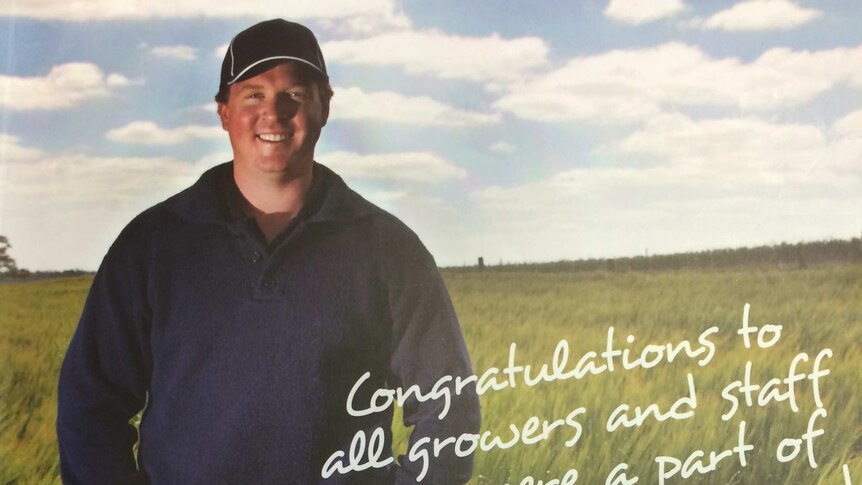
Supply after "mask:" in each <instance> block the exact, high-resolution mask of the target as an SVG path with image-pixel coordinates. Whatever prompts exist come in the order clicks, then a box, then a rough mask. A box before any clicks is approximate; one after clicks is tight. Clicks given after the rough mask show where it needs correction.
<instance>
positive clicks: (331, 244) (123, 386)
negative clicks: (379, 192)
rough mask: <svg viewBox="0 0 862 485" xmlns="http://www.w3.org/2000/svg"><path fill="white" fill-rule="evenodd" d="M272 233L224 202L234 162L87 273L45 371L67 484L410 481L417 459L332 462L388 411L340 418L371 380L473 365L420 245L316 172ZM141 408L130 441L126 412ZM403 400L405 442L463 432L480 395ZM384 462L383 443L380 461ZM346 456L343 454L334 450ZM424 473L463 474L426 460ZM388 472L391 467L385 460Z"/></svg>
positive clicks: (402, 380) (439, 477)
mask: <svg viewBox="0 0 862 485" xmlns="http://www.w3.org/2000/svg"><path fill="white" fill-rule="evenodd" d="M313 179H314V182H313V186H312V189H311V191H310V194H309V196H308V198H307V200H306V203H305V204H304V206H303V209H302V211H301V212H300V214H299V215H298V216H297V217H296V218H295V219H294V221H292V223H291V225H290V226H289V227H288V229H287V230H286V231H285V232H284V233H283V234H282V235H281V236H279V237H278V238H276V240H274V241H273V242H272V243H271V244H267V243H266V242H265V241H264V239H263V237H262V235H261V234H260V231H259V230H258V229H257V227H256V226H255V225H254V224H253V220H250V219H249V218H248V217H247V216H245V214H243V212H242V210H240V209H239V207H241V206H240V205H239V203H238V200H241V199H239V197H241V195H239V191H238V189H237V187H236V185H235V183H234V182H233V174H232V165H231V164H230V163H226V164H222V165H219V166H217V167H215V168H213V169H211V170H209V171H207V172H206V173H204V174H203V176H202V177H201V178H200V180H199V181H198V182H197V183H195V184H194V185H193V186H192V187H190V188H188V189H186V190H185V191H183V192H180V193H179V194H177V195H175V196H174V197H172V198H170V199H168V200H166V201H164V202H162V203H160V204H158V205H156V206H154V207H152V208H150V209H148V210H147V211H145V212H143V213H142V214H140V215H139V216H138V217H136V218H135V219H134V220H133V221H132V222H131V223H130V224H129V225H128V226H127V227H126V228H125V229H124V230H123V231H122V233H121V234H120V236H119V237H118V239H117V240H116V241H115V242H114V244H113V245H112V247H111V248H110V250H109V251H108V254H107V255H106V256H105V258H104V260H103V261H102V265H101V267H100V269H99V271H98V273H97V274H96V277H95V279H94V281H93V285H92V287H91V289H90V293H89V295H88V297H87V302H86V304H85V307H84V311H83V314H82V317H81V321H80V323H79V326H78V328H77V330H76V331H75V334H74V336H73V338H72V341H71V343H70V346H69V349H68V352H67V355H66V358H65V361H64V363H63V367H62V370H61V374H60V386H59V410H58V418H57V432H58V437H59V444H60V456H61V469H62V472H61V473H62V475H63V479H64V481H66V482H67V483H90V484H92V483H155V484H174V483H176V484H194V483H205V484H219V483H255V484H266V483H298V484H312V483H371V484H377V483H379V484H386V483H415V480H414V478H413V477H415V476H416V475H417V474H418V473H419V469H420V468H421V464H420V463H414V462H411V461H409V460H407V459H402V460H401V464H402V466H401V467H394V466H389V467H387V468H385V469H384V468H381V469H377V468H372V469H369V470H365V471H363V472H360V473H357V472H351V473H347V474H341V473H335V474H334V475H333V476H332V477H330V478H329V479H327V480H324V479H323V478H322V475H321V470H322V468H323V464H324V463H325V462H326V460H327V459H328V458H329V457H330V456H332V455H333V453H336V452H337V451H339V450H341V451H342V452H343V453H344V454H346V455H349V448H350V444H351V440H352V439H353V437H354V435H355V434H356V433H357V432H358V431H360V430H364V431H365V433H366V436H368V437H370V436H371V433H372V431H373V430H374V429H376V428H378V427H380V428H383V429H384V430H386V431H385V433H386V440H387V442H386V450H389V449H390V441H391V432H390V431H389V430H390V423H391V419H392V408H391V407H390V408H388V409H387V410H386V411H384V412H378V413H373V414H370V415H368V416H362V417H353V416H350V415H349V414H348V413H347V411H346V404H347V403H346V401H347V396H348V394H349V393H350V390H351V388H353V386H354V384H355V383H356V382H357V380H358V379H359V378H360V377H361V376H362V375H363V374H364V373H365V372H370V373H371V377H370V379H369V380H368V381H366V382H364V383H363V385H362V386H361V387H360V388H359V390H358V392H357V394H356V396H355V398H354V407H357V408H359V407H362V404H365V407H367V404H368V403H369V401H370V400H371V395H372V393H373V392H374V391H375V390H376V389H378V388H381V387H387V386H388V387H391V388H395V387H400V386H403V387H405V388H406V387H408V386H411V385H414V384H418V385H419V386H420V388H421V389H422V390H423V391H424V392H427V391H428V390H430V389H431V387H432V386H433V385H434V383H435V382H436V381H437V380H438V379H439V378H441V377H443V376H446V375H451V376H456V375H462V376H463V375H469V374H471V373H472V370H471V368H470V363H469V359H468V356H467V352H466V350H465V347H464V342H463V338H462V336H461V332H460V328H459V326H458V322H457V319H456V316H455V313H454V310H453V308H452V305H451V302H450V300H449V296H448V294H447V292H446V289H445V287H444V285H443V282H442V279H441V277H440V274H439V272H438V270H437V268H436V265H435V264H434V261H433V259H432V257H431V255H430V254H429V253H428V252H427V251H426V249H425V248H424V247H423V246H422V244H421V243H420V242H419V240H418V238H417V237H416V235H415V234H414V233H413V232H411V231H410V230H409V229H408V228H407V227H406V226H405V225H404V224H402V223H401V222H400V221H398V220H397V219H396V218H395V217H393V216H391V215H390V214H388V213H386V212H384V211H383V210H381V209H379V208H377V207H375V206H374V205H372V204H370V203H369V202H367V201H365V200H364V199H362V197H360V196H359V195H358V194H356V193H355V192H353V191H352V190H350V189H349V188H348V187H347V186H346V185H345V184H344V182H343V181H342V179H341V178H340V177H339V176H338V175H336V174H334V173H333V172H332V171H330V170H329V169H327V168H326V167H324V166H322V165H319V164H315V166H314V177H313ZM145 404H146V409H145V412H144V414H143V419H142V422H141V425H140V430H141V432H140V453H139V457H138V463H136V461H135V455H134V454H133V453H132V446H133V444H134V443H135V442H136V440H137V439H138V435H137V433H136V432H135V430H134V428H133V427H132V426H130V425H129V419H130V418H131V417H132V416H134V415H135V414H136V413H137V412H138V411H140V410H141V409H142V408H144V406H145ZM442 406H443V402H442V400H428V401H426V402H421V403H420V402H417V401H416V400H415V399H414V400H411V401H409V402H408V403H407V404H405V407H404V420H405V423H406V424H408V425H415V428H414V430H413V433H412V435H411V439H410V441H411V443H413V442H415V441H416V440H418V439H420V438H423V437H429V438H432V439H433V438H435V437H439V438H440V439H445V438H447V437H451V436H455V437H457V436H459V435H461V434H462V433H467V432H477V430H478V426H479V407H478V399H477V397H476V395H475V392H473V393H464V394H462V395H461V396H456V397H455V398H454V399H453V401H452V408H451V410H450V411H449V413H448V416H446V418H445V419H443V420H440V419H438V414H439V413H440V410H441V409H442ZM386 456H388V455H386ZM345 461H346V460H345ZM429 463H430V468H429V470H428V475H427V477H426V478H425V479H424V480H423V481H422V483H441V484H453V483H461V482H463V481H466V480H467V479H468V478H469V474H470V468H471V459H470V458H466V459H458V458H455V457H453V456H449V455H447V456H443V457H440V458H432V459H431V460H430V462H429ZM396 468H397V469H396Z"/></svg>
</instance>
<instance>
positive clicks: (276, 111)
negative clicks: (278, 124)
mask: <svg viewBox="0 0 862 485" xmlns="http://www.w3.org/2000/svg"><path fill="white" fill-rule="evenodd" d="M298 109H299V103H298V102H296V100H294V99H293V98H291V97H290V95H289V94H287V93H278V94H277V95H276V96H275V97H273V98H270V101H269V102H268V103H266V111H267V114H268V115H271V116H274V117H275V118H276V119H278V120H279V121H287V120H289V119H291V118H293V117H294V116H295V115H296V111H297V110H298Z"/></svg>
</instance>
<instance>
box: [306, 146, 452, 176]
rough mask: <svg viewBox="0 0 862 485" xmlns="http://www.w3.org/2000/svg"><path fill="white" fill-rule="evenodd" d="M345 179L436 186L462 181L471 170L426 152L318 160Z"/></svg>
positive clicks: (342, 155)
mask: <svg viewBox="0 0 862 485" xmlns="http://www.w3.org/2000/svg"><path fill="white" fill-rule="evenodd" d="M316 158H317V159H318V160H319V161H320V162H321V163H323V164H324V165H326V166H328V167H330V168H332V169H333V170H335V171H336V172H338V173H339V174H341V175H342V176H344V177H345V178H357V179H380V180H397V181H402V182H420V183H434V182H441V181H444V180H452V179H462V178H465V177H466V176H467V171H466V170H464V169H463V168H461V167H458V166H456V165H453V164H452V163H450V162H449V161H447V160H445V159H443V158H442V157H440V156H438V155H436V154H433V153H426V152H405V153H384V154H370V155H359V154H357V153H352V152H330V153H326V154H322V155H319V156H317V157H316Z"/></svg>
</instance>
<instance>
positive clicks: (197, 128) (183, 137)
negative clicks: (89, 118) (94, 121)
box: [105, 121, 225, 145]
mask: <svg viewBox="0 0 862 485" xmlns="http://www.w3.org/2000/svg"><path fill="white" fill-rule="evenodd" d="M223 137H225V133H224V130H222V128H221V127H220V126H201V125H186V126H179V127H176V128H162V127H160V126H159V125H157V124H155V123H153V122H152V121H133V122H131V123H129V124H127V125H126V126H122V127H120V128H114V129H113V130H110V131H108V132H107V133H106V134H105V138H107V139H109V140H113V141H120V142H125V143H136V144H140V145H176V144H178V143H184V142H187V141H190V140H197V139H218V138H223Z"/></svg>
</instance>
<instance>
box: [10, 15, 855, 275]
mask: <svg viewBox="0 0 862 485" xmlns="http://www.w3.org/2000/svg"><path fill="white" fill-rule="evenodd" d="M257 12H266V14H265V16H262V15H260V14H258V13H257ZM270 17H282V18H286V19H289V20H295V21H299V22H302V23H304V24H306V25H308V26H309V27H311V28H312V30H314V31H315V32H316V34H317V36H318V39H319V40H320V42H321V45H322V49H323V53H324V56H325V58H326V60H327V65H328V68H329V71H330V75H331V79H332V82H333V86H334V88H335V93H336V94H335V98H334V99H333V106H332V117H331V119H330V122H329V124H328V125H327V127H326V128H325V129H324V133H323V136H322V139H321V141H320V143H319V144H318V147H317V152H316V158H317V160H318V161H320V162H322V163H324V164H326V165H328V166H330V167H332V168H333V169H335V170H336V171H337V172H338V173H340V174H341V175H342V176H343V177H344V178H345V179H346V180H347V182H348V183H349V184H350V185H351V186H352V187H353V188H355V189H356V190H357V191H359V192H360V193H361V194H363V195H364V196H365V197H366V198H368V199H369V200H371V201H372V202H375V203H377V204H378V205H380V206H382V207H384V208H385V209H387V210H389V211H390V212H393V213H394V214H395V215H397V216H398V217H400V218H401V219H402V220H404V221H405V222H407V223H408V224H409V225H410V226H411V227H412V228H413V229H414V230H415V231H416V232H417V233H418V234H419V235H420V237H421V238H422V239H423V241H424V242H425V243H426V245H427V246H428V248H429V249H430V250H431V252H432V254H434V256H435V257H436V259H437V262H438V263H439V264H441V265H459V264H465V263H473V262H474V261H475V259H476V257H478V256H484V257H485V260H486V261H488V262H491V263H497V262H499V261H504V262H524V261H553V260H559V259H578V258H589V257H613V256H624V255H637V254H643V253H644V252H645V251H649V253H651V254H657V253H670V252H677V251H689V250H700V249H709V248H723V247H735V246H746V245H756V244H770V243H778V242H782V241H787V242H797V241H805V240H814V239H825V238H847V237H854V236H855V237H858V236H859V234H860V231H862V95H860V93H862V32H860V29H859V28H858V26H859V25H862V7H860V5H859V4H858V3H856V2H848V1H819V2H813V1H802V0H797V1H790V0H743V1H720V2H706V1H699V2H695V1H691V0H688V1H686V0H654V1H651V2H644V1H637V0H603V1H598V0H595V1H592V0H587V1H582V2H559V1H554V2H552V1H532V2H524V1H514V0H512V1H497V2H464V1H454V0H445V1H435V2H419V1H415V0H413V1H406V2H398V1H395V0H373V1H367V2H352V1H348V0H330V1H316V2H291V1H274V0H250V1H247V2H236V3H235V4H227V5H225V6H221V7H217V6H214V5H212V4H211V2H207V1H204V0H185V1H177V0H172V1H167V0H158V1H149V2H138V1H133V0H114V1H107V0H87V1H82V2H74V4H73V2H68V1H60V0H43V1H40V2H29V1H24V0H7V1H5V2H3V4H2V5H0V38H2V39H3V42H2V47H0V234H4V235H6V236H8V237H9V239H10V241H11V242H12V244H13V248H12V250H11V254H12V255H13V256H14V257H15V258H16V259H17V260H18V263H19V266H23V267H26V268H28V269H31V270H39V269H43V270H44V269H66V268H83V269H95V268H96V267H97V266H98V264H99V261H100V260H101V257H102V255H103V254H104V253H105V251H106V250H107V248H108V246H109V245H110V243H111V241H112V240H113V239H114V237H116V235H117V234H118V232H119V231H120V229H121V228H122V227H123V226H124V225H125V224H126V223H127V222H128V221H129V220H130V219H131V218H132V217H134V215H135V214H137V213H138V212H140V211H142V210H143V209H145V208H147V207H149V206H151V205H153V204H155V203H157V202H159V201H160V200H162V199H164V198H166V197H167V196H169V195H171V194H173V193H175V192H177V191H179V190H181V189H182V188H184V187H186V186H188V185H189V184H191V183H193V182H194V180H196V178H197V177H198V176H199V174H200V173H201V172H202V171H203V170H205V169H206V168H207V167H209V166H212V165H215V164H217V163H220V162H223V161H227V160H229V159H230V158H231V155H230V145H229V143H228V140H227V136H226V134H225V133H224V132H223V131H222V130H221V128H220V126H219V124H218V119H217V116H216V114H215V105H214V104H213V102H212V96H213V94H214V93H215V90H216V88H217V82H218V73H219V67H220V63H221V58H222V56H223V53H224V49H225V47H226V45H227V43H228V42H229V41H230V38H231V37H232V35H234V34H235V33H237V32H238V31H240V30H242V29H243V28H245V27H247V26H249V25H251V24H252V23H254V22H256V21H258V20H263V19H265V18H270Z"/></svg>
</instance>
